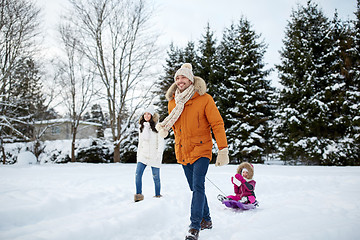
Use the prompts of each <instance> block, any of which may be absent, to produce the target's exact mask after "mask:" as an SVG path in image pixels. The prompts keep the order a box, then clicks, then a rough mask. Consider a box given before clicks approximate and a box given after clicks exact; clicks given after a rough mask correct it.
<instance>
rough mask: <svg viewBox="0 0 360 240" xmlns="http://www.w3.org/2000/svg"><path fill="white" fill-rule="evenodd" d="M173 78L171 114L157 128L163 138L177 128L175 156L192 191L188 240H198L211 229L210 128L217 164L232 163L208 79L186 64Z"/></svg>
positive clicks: (167, 95)
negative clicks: (207, 182) (208, 193)
mask: <svg viewBox="0 0 360 240" xmlns="http://www.w3.org/2000/svg"><path fill="white" fill-rule="evenodd" d="M174 79H175V83H174V84H173V85H172V86H171V87H170V88H169V89H168V91H167V93H166V98H167V99H168V101H169V103H168V110H169V115H168V116H167V117H166V118H165V119H164V121H163V122H161V123H158V124H157V126H156V129H157V130H158V132H159V134H160V136H162V137H164V138H165V137H166V136H167V135H168V131H169V129H170V128H172V129H173V131H174V135H175V155H176V159H177V162H178V163H180V164H182V166H183V169H184V173H185V176H186V179H187V181H188V184H189V187H190V189H191V191H192V192H193V195H192V201H191V216H190V221H191V224H190V230H189V232H188V234H187V236H186V238H185V239H188V240H196V239H198V236H199V231H200V230H203V229H211V228H212V221H211V217H210V210H209V206H208V203H207V199H206V195H205V178H206V173H207V170H208V167H209V163H210V160H211V156H212V146H213V143H212V137H211V130H212V132H213V133H214V136H215V140H216V143H217V146H218V149H219V152H218V156H217V159H216V163H215V165H216V166H222V165H226V164H228V163H229V157H228V148H227V140H226V134H225V128H224V121H223V119H222V117H221V115H220V113H219V110H218V108H217V107H216V105H215V102H214V100H213V98H212V97H211V96H210V95H209V94H207V93H206V83H205V81H204V80H203V79H202V78H200V77H197V76H194V74H193V72H192V66H191V64H189V63H185V64H183V65H182V66H181V68H180V69H179V70H178V71H177V72H176V73H175V76H174Z"/></svg>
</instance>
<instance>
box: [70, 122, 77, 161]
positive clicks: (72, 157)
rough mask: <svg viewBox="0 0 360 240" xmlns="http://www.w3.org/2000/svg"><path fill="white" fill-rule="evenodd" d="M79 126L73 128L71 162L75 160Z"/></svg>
mask: <svg viewBox="0 0 360 240" xmlns="http://www.w3.org/2000/svg"><path fill="white" fill-rule="evenodd" d="M76 131H77V127H74V128H73V134H72V141H71V162H75V161H76V158H75V140H76Z"/></svg>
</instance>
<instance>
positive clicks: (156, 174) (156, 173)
mask: <svg viewBox="0 0 360 240" xmlns="http://www.w3.org/2000/svg"><path fill="white" fill-rule="evenodd" d="M145 168H146V165H145V164H143V163H142V162H138V163H137V165H136V175H135V183H136V194H142V176H143V173H144V170H145ZM151 170H152V175H153V179H154V184H155V196H160V188H161V185H160V168H157V167H151Z"/></svg>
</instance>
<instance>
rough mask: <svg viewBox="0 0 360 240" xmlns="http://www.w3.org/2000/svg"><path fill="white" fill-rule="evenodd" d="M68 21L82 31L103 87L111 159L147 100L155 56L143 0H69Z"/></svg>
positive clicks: (83, 47)
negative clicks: (147, 85)
mask: <svg viewBox="0 0 360 240" xmlns="http://www.w3.org/2000/svg"><path fill="white" fill-rule="evenodd" d="M69 1H70V3H71V5H72V11H73V12H72V14H71V15H69V16H72V17H71V18H68V20H69V21H70V22H71V23H72V24H73V25H72V26H73V27H74V28H76V29H77V32H78V33H79V34H80V36H81V39H80V40H81V43H82V45H81V48H80V50H81V51H82V52H83V53H84V54H85V55H86V57H87V59H89V60H90V61H91V62H92V63H93V65H94V66H95V69H96V71H97V75H98V77H99V79H101V82H102V84H103V86H104V88H103V89H104V92H105V93H104V95H105V99H106V101H107V106H108V112H109V116H110V127H111V131H112V137H113V142H114V161H115V162H119V161H120V144H121V142H122V141H123V139H124V138H125V137H127V136H126V134H125V132H126V129H125V128H126V126H127V125H128V123H129V122H130V121H134V114H135V112H136V110H137V109H138V108H139V107H141V106H142V105H143V104H144V101H147V100H148V97H149V93H150V89H149V87H145V86H144V83H148V82H149V79H147V80H146V81H144V79H145V78H146V77H147V76H146V73H147V74H149V72H148V70H149V67H150V65H151V64H152V62H153V61H154V60H155V57H157V55H158V49H157V47H156V44H155V43H156V40H157V36H156V35H155V34H153V32H151V26H150V25H149V22H150V17H151V11H150V8H149V7H148V6H146V4H145V3H146V2H145V0H138V1H132V0H122V1H119V0H69Z"/></svg>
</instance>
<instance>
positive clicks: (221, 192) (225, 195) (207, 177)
mask: <svg viewBox="0 0 360 240" xmlns="http://www.w3.org/2000/svg"><path fill="white" fill-rule="evenodd" d="M205 177H206V179H207V180H208V181H209V182H210V183H211V184H212V185H214V187H216V188H217V189H218V190H219V191H220V192H221V193H222V194H224V196H226V194H225V193H224V192H223V191H221V189H220V188H219V187H218V186H216V184H215V183H213V182H212V181H211V180H210V179H209V178H208V177H207V176H205Z"/></svg>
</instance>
